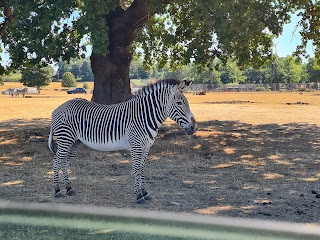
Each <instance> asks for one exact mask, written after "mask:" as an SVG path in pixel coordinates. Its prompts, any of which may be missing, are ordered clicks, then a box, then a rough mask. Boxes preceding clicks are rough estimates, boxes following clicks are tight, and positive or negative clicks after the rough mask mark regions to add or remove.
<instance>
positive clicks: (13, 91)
mask: <svg viewBox="0 0 320 240" xmlns="http://www.w3.org/2000/svg"><path fill="white" fill-rule="evenodd" d="M8 92H9V97H16V96H17V89H16V88H9V89H8Z"/></svg>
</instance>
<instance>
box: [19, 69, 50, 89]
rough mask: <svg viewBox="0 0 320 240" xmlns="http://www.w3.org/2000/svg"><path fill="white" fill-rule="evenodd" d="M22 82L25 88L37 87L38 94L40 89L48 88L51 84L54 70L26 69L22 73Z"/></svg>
mask: <svg viewBox="0 0 320 240" xmlns="http://www.w3.org/2000/svg"><path fill="white" fill-rule="evenodd" d="M21 75H22V76H21V79H20V82H21V83H23V85H24V86H28V87H37V89H38V92H39V91H40V87H42V86H48V85H49V84H50V82H51V77H52V69H51V68H50V67H46V68H39V67H38V66H31V67H27V68H24V69H23V70H22V71H21Z"/></svg>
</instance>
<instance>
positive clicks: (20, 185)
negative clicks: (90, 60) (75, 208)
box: [0, 87, 320, 223]
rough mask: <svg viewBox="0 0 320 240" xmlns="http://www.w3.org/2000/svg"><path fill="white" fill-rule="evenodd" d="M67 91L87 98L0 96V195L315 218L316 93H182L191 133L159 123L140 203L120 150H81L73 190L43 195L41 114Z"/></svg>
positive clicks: (48, 177)
mask: <svg viewBox="0 0 320 240" xmlns="http://www.w3.org/2000/svg"><path fill="white" fill-rule="evenodd" d="M52 89H54V87H53V88H52ZM74 97H85V98H87V99H90V98H91V95H90V94H87V95H75V96H74V95H72V96H70V95H67V94H66V93H65V92H59V91H54V90H50V89H48V90H43V91H42V94H41V95H40V96H37V97H35V98H25V99H22V98H19V99H18V98H17V99H14V98H9V97H8V96H3V95H2V96H0V103H1V109H0V121H1V125H0V165H1V174H0V195H1V199H4V200H12V201H19V202H50V203H68V204H83V205H96V206H111V207H121V208H123V207H125V208H133V209H151V210H159V211H173V212H193V213H198V214H205V215H219V216H234V217H250V218H261V219H272V220H285V221H291V222H304V223H319V222H320V215H319V214H318V212H319V210H320V207H319V206H320V204H319V203H320V198H316V194H314V193H315V192H317V193H320V189H319V180H320V170H319V165H320V158H319V156H320V148H319V147H320V137H319V136H320V121H319V117H318V116H320V112H319V111H320V110H319V109H320V108H319V106H320V94H319V93H317V92H311V93H303V94H299V93H212V94H211V93H209V94H207V95H205V96H194V95H192V94H187V97H188V98H189V101H190V103H191V108H192V111H193V112H194V115H195V117H196V119H197V120H198V131H197V133H196V134H195V135H194V136H192V137H187V136H185V135H184V132H183V130H182V129H180V128H179V127H178V126H177V125H176V124H173V123H172V121H166V123H165V124H164V125H163V126H162V127H161V129H160V130H159V135H158V136H157V139H156V141H155V144H154V146H153V147H152V148H151V151H150V154H149V157H148V160H147V165H146V182H147V187H148V190H149V192H150V194H152V197H153V200H152V201H151V202H150V203H148V204H146V205H142V206H141V205H137V204H136V203H135V198H134V194H133V193H132V185H133V176H132V175H131V162H130V155H129V152H127V151H121V152H98V151H94V150H91V149H89V148H87V147H85V146H81V147H80V148H79V151H78V154H77V157H76V158H75V159H74V161H73V162H72V163H71V171H70V176H71V179H70V180H71V181H72V184H73V186H74V189H75V190H76V191H77V196H75V197H64V198H61V199H54V198H52V168H51V160H52V158H53V155H52V153H51V152H50V151H49V150H48V148H47V137H48V133H49V127H50V114H51V112H52V110H53V109H54V108H56V107H57V106H58V105H59V104H61V103H62V102H64V101H66V100H68V99H70V98H74ZM237 101H239V102H241V104H236V102H237ZM244 101H247V102H244ZM205 102H224V103H220V104H212V103H205ZM230 102H232V103H230ZM287 102H308V103H310V104H308V105H288V104H286V103H287ZM312 190H314V191H313V193H312Z"/></svg>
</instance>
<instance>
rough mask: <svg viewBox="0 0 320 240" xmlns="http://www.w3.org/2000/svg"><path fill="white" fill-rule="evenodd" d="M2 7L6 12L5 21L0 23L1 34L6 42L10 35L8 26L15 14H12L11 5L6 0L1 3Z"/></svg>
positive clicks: (0, 6)
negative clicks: (7, 29)
mask: <svg viewBox="0 0 320 240" xmlns="http://www.w3.org/2000/svg"><path fill="white" fill-rule="evenodd" d="M0 8H3V13H4V22H3V23H2V24H0V36H1V38H2V40H3V41H4V42H5V41H6V39H7V37H8V33H7V31H6V28H7V26H8V25H9V24H10V23H11V22H12V20H13V15H12V10H11V7H10V6H9V5H8V4H7V2H6V1H3V2H1V3H0Z"/></svg>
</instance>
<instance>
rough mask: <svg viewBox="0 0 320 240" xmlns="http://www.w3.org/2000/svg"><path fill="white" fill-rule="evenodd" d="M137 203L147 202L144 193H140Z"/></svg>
mask: <svg viewBox="0 0 320 240" xmlns="http://www.w3.org/2000/svg"><path fill="white" fill-rule="evenodd" d="M137 203H138V204H144V203H146V200H145V199H144V197H143V196H142V194H141V193H140V194H139V195H138V197H137Z"/></svg>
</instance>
